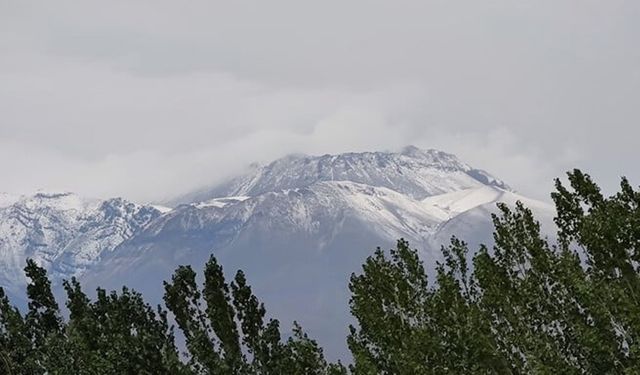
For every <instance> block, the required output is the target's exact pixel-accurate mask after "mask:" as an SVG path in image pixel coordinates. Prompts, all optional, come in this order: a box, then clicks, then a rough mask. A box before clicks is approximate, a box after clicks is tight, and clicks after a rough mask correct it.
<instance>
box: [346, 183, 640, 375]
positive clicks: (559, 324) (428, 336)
mask: <svg viewBox="0 0 640 375" xmlns="http://www.w3.org/2000/svg"><path fill="white" fill-rule="evenodd" d="M569 181H570V184H571V187H570V188H566V187H564V186H563V185H562V183H561V182H560V181H559V180H558V181H556V192H554V193H553V194H552V197H553V199H554V201H555V203H556V208H557V217H556V220H555V221H556V224H557V225H558V229H559V232H558V243H559V245H558V246H551V245H550V244H549V243H548V241H547V239H545V238H542V237H541V234H540V225H539V223H538V222H536V220H535V219H534V217H533V215H532V214H531V211H530V210H528V209H527V208H526V207H524V206H523V205H522V204H521V203H517V205H516V207H515V208H513V209H512V208H509V207H507V206H506V205H504V204H499V205H498V208H499V211H500V214H499V215H494V216H493V221H494V227H495V232H494V239H495V246H494V247H493V248H492V249H488V248H486V247H481V248H480V249H479V251H477V252H476V254H475V255H474V256H473V257H472V264H473V268H472V269H469V268H468V263H469V257H468V255H467V254H468V250H467V246H466V244H464V243H463V242H462V241H460V240H458V239H455V238H453V239H452V242H451V245H450V246H449V247H445V248H443V249H442V253H443V262H441V263H438V265H437V267H436V275H435V276H436V277H435V283H434V284H433V285H431V286H427V283H426V275H425V273H424V270H423V269H422V265H421V264H420V262H419V261H418V259H417V252H416V251H415V250H410V249H409V247H408V245H407V243H406V242H405V241H402V240H401V241H399V242H398V245H397V248H396V249H393V250H391V251H390V252H389V254H388V255H387V254H386V253H385V252H383V251H381V250H380V249H378V250H377V251H376V252H375V254H374V255H373V256H371V257H370V258H368V259H367V261H366V263H365V265H364V267H363V273H362V274H361V275H357V276H356V275H354V276H352V278H351V284H350V288H351V291H352V299H351V311H352V313H353V315H354V316H355V317H356V319H357V320H358V323H359V326H358V328H354V327H351V334H350V336H349V340H348V341H349V346H350V348H351V350H352V353H353V355H354V366H353V372H354V373H356V374H374V373H375V374H412V373H424V374H429V373H432V374H440V373H443V374H444V373H465V374H466V373H549V372H561V373H566V374H574V373H575V374H583V373H589V374H591V373H593V374H596V373H597V374H602V373H622V372H626V373H637V372H639V371H640V367H639V366H640V365H639V363H640V358H639V357H638V355H640V304H639V301H640V298H639V297H640V277H639V273H638V271H639V267H640V262H639V257H640V252H639V249H640V246H639V245H640V208H639V207H640V193H639V192H637V191H634V190H633V188H632V187H631V186H630V185H629V183H628V181H627V180H626V179H622V182H621V191H620V192H619V193H617V194H616V195H614V196H612V197H609V198H605V197H603V195H602V194H601V192H600V189H599V188H598V186H597V185H596V184H595V183H594V182H593V181H592V180H591V178H590V177H589V176H588V175H586V174H584V173H582V172H580V171H579V170H575V171H573V172H572V173H569Z"/></svg>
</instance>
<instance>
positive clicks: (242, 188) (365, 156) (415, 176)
mask: <svg viewBox="0 0 640 375" xmlns="http://www.w3.org/2000/svg"><path fill="white" fill-rule="evenodd" d="M320 181H352V182H357V183H361V184H365V185H370V186H376V187H386V188H389V189H392V190H394V191H397V192H399V193H402V194H405V195H409V196H411V197H412V198H415V199H423V198H425V197H427V196H431V195H437V194H443V193H448V192H451V191H456V190H462V189H467V188H472V187H479V186H483V185H491V186H497V187H501V188H504V189H508V188H509V187H508V186H507V185H506V184H505V183H504V182H503V181H501V180H499V179H497V178H495V177H493V176H491V175H490V174H488V173H487V172H484V171H482V170H479V169H474V168H472V167H470V166H469V165H467V164H465V163H463V162H462V161H460V160H459V159H458V158H457V157H456V156H455V155H452V154H447V153H445V152H442V151H437V150H421V149H418V148H416V147H413V146H409V147H406V148H404V149H403V150H402V152H400V153H391V152H363V153H346V154H339V155H323V156H307V155H290V156H287V157H284V158H281V159H278V160H276V161H274V162H272V163H270V164H268V165H266V166H259V165H253V166H252V167H251V170H250V171H249V172H248V173H246V174H245V175H242V176H240V177H237V178H233V179H231V180H230V181H227V182H225V183H223V184H221V185H218V186H215V187H213V188H207V189H203V190H200V191H198V192H195V193H191V194H187V195H185V196H183V197H180V198H178V199H175V200H173V201H172V202H170V205H174V206H175V205H178V204H182V203H192V202H202V201H206V200H209V199H212V198H219V197H228V196H247V195H248V196H254V195H259V194H263V193H266V192H270V191H278V190H283V189H294V188H299V187H304V186H309V185H312V184H314V183H316V182H320Z"/></svg>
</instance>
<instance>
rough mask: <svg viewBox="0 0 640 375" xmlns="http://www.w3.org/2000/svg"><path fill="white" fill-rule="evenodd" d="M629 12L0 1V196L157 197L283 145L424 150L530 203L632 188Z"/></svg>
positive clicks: (636, 73)
mask: <svg viewBox="0 0 640 375" xmlns="http://www.w3.org/2000/svg"><path fill="white" fill-rule="evenodd" d="M638 16H640V3H636V2H624V1H617V0H612V1H608V2H601V1H596V0H587V1H577V0H575V1H562V0H561V1H557V0H555V1H551V0H549V1H536V2H513V1H507V0H504V1H495V2H491V3H490V4H489V3H486V2H476V1H453V2H452V1H438V0H434V1H399V2H386V1H379V2H378V1H366V2H359V1H355V2H348V3H345V2H337V1H335V2H334V1H325V2H320V3H315V4H309V3H304V4H303V3H301V2H298V1H286V2H280V1H275V2H248V3H245V2H234V3H222V2H208V1H207V2H205V1H192V2H189V3H188V4H186V3H176V2H169V1H139V2H135V3H132V2H126V1H114V2H108V3H104V2H97V1H96V2H93V1H59V2H50V3H45V2H35V1H27V0H25V1H20V2H3V3H0V57H1V58H0V114H1V115H0V147H1V148H0V170H1V171H2V173H3V181H2V182H1V183H0V191H1V190H7V191H14V192H21V191H32V190H34V189H37V188H45V189H64V190H74V191H79V192H81V193H83V194H88V195H94V196H109V195H124V196H127V197H131V198H134V199H139V200H154V199H161V198H164V197H166V196H167V195H170V194H174V193H179V192H182V191H185V190H189V189H190V188H191V187H194V186H199V185H202V184H206V183H210V182H215V181H217V180H219V179H221V178H224V177H225V176H227V175H229V174H232V173H234V172H235V171H238V170H239V169H241V168H242V167H243V166H244V165H246V164H248V163H250V162H252V161H254V160H258V161H268V160H270V159H272V158H275V157H279V156H282V155H284V154H287V153H290V152H308V153H317V154H319V153H326V152H342V151H350V150H373V149H397V148H399V147H401V146H403V145H406V144H410V143H411V144H417V145H420V146H423V147H436V148H441V149H444V150H445V151H450V152H453V153H456V154H458V155H459V156H461V157H462V158H463V159H464V160H466V161H467V162H469V163H470V164H472V165H474V166H477V167H480V168H484V169H487V170H489V171H491V172H494V173H495V174H496V175H498V176H499V177H501V178H503V179H505V180H506V181H507V182H509V183H511V184H512V185H514V187H515V188H516V189H518V190H520V191H522V192H523V193H526V194H529V195H533V196H536V197H545V196H546V195H547V193H548V191H549V189H550V186H551V183H550V180H551V178H553V177H555V176H557V175H560V174H562V173H563V172H564V170H566V169H568V168H571V167H573V166H579V167H582V168H585V169H586V170H588V171H590V172H592V173H593V174H594V175H595V176H596V177H597V178H599V179H600V180H601V181H602V182H603V184H604V185H605V187H606V188H608V189H612V188H614V187H615V185H616V184H617V179H618V176H619V175H622V174H627V175H628V176H629V177H630V178H631V179H632V180H633V181H640V174H639V172H638V171H637V167H636V165H635V164H636V160H638V158H639V157H640V154H639V153H640V151H639V149H638V147H637V139H638V137H639V136H640V131H639V130H638V127H637V124H638V122H639V120H640V107H639V106H638V105H637V103H638V102H640V49H638V48H637V40H638V38H639V37H640V27H639V26H638V23H637V22H636V20H637V19H638Z"/></svg>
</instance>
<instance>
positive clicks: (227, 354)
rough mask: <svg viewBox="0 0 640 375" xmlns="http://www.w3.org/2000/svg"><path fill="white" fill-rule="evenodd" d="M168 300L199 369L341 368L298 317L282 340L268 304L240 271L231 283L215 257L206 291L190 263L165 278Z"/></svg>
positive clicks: (224, 371) (340, 370) (208, 266)
mask: <svg viewBox="0 0 640 375" xmlns="http://www.w3.org/2000/svg"><path fill="white" fill-rule="evenodd" d="M164 299H165V302H166V304H167V307H168V308H169V310H171V312H172V313H173V314H174V316H175V319H176V322H177V323H178V326H179V327H180V329H181V330H182V332H183V333H184V336H185V338H186V340H187V349H188V351H189V353H188V355H189V366H190V369H191V371H192V372H193V373H198V374H294V375H295V374H300V375H303V374H304V375H307V374H319V375H320V374H343V373H345V371H346V369H345V368H344V367H343V366H342V365H340V364H336V365H333V364H328V363H327V362H326V360H325V359H324V355H323V352H322V349H321V348H320V347H319V346H318V344H317V343H316V342H315V341H313V340H311V339H310V338H309V337H308V336H307V335H306V334H305V333H304V332H303V331H302V328H301V327H300V326H299V325H298V324H297V323H294V330H293V335H292V336H291V337H290V338H289V339H287V340H286V342H283V341H282V339H281V335H280V328H279V326H280V324H279V322H278V321H277V320H274V319H272V320H270V321H269V322H268V323H266V324H265V321H264V318H265V314H266V310H265V308H264V305H263V304H261V303H260V302H259V300H258V298H257V297H256V296H255V295H254V294H253V293H252V291H251V287H250V286H249V285H248V284H247V281H246V278H245V276H244V273H243V272H242V271H238V272H237V273H236V276H235V278H234V280H233V281H232V282H231V284H230V285H229V284H227V282H226V280H225V277H224V273H223V271H222V267H221V266H220V265H219V264H218V262H217V260H216V259H215V257H213V256H212V257H211V258H210V259H209V261H208V262H207V264H206V265H205V270H204V283H203V288H202V291H200V290H199V289H198V287H197V283H196V274H195V272H193V270H192V269H191V268H190V267H179V268H178V269H177V270H176V272H175V274H174V275H173V277H172V280H171V282H167V283H165V297H164Z"/></svg>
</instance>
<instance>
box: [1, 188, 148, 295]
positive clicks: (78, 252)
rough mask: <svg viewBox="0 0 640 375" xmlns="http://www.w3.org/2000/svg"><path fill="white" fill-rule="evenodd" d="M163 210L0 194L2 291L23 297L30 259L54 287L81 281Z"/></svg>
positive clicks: (40, 195) (58, 197)
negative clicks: (46, 273)
mask: <svg viewBox="0 0 640 375" xmlns="http://www.w3.org/2000/svg"><path fill="white" fill-rule="evenodd" d="M159 216H160V211H159V210H158V209H156V208H153V207H149V206H140V205H137V204H134V203H131V202H127V201H125V200H123V199H120V198H116V199H110V200H105V201H100V200H96V199H83V198H81V197H79V196H77V195H75V194H72V193H43V192H40V193H37V194H35V195H30V196H9V195H7V194H2V195H0V286H2V287H4V288H5V289H7V290H8V292H9V293H11V294H12V295H15V296H20V295H22V293H24V285H25V283H26V280H25V277H24V273H23V268H24V266H25V263H26V259H27V258H33V259H34V260H35V261H36V262H37V263H38V264H40V265H42V266H44V267H46V268H47V269H48V270H49V273H50V275H51V277H52V279H53V280H54V284H55V283H59V281H61V280H62V279H63V278H70V277H71V276H80V275H82V274H83V273H84V272H85V271H86V270H87V269H88V268H90V267H91V266H92V265H93V264H95V263H96V262H98V261H99V260H100V258H101V256H102V254H103V253H104V252H108V251H111V250H113V249H114V248H115V247H116V246H118V245H119V244H120V243H122V242H123V241H124V240H126V239H128V238H129V237H131V236H132V235H133V234H134V233H135V232H136V231H138V230H139V229H140V228H142V227H143V226H145V225H146V224H148V223H149V222H151V221H152V220H153V219H155V218H157V217H159Z"/></svg>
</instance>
